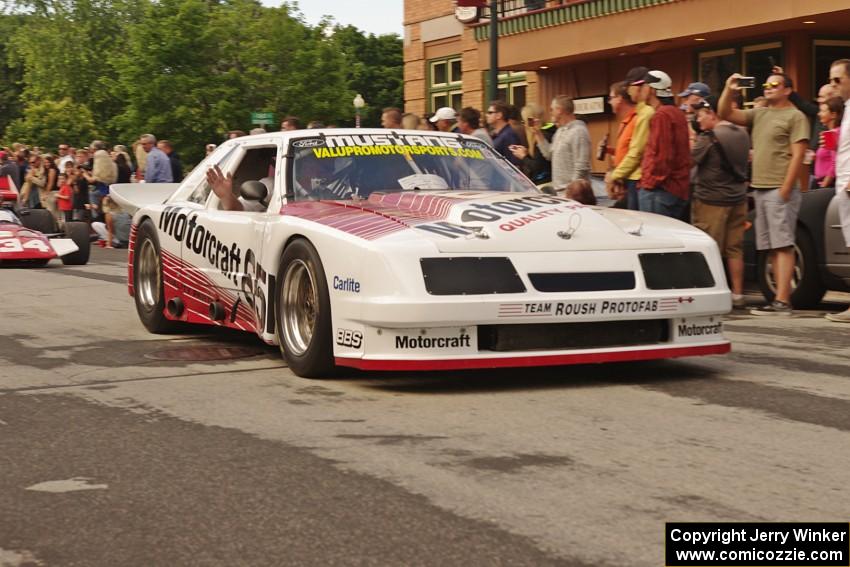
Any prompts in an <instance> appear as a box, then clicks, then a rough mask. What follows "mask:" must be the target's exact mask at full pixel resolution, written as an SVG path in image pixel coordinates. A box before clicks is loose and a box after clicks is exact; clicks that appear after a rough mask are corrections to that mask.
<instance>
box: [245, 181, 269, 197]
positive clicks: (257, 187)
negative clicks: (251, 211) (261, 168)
mask: <svg viewBox="0 0 850 567" xmlns="http://www.w3.org/2000/svg"><path fill="white" fill-rule="evenodd" d="M239 195H240V196H241V197H242V198H243V199H245V200H246V201H265V200H266V197H268V196H269V190H268V189H266V186H265V184H263V183H261V182H260V181H246V182H245V183H243V184H242V186H241V187H240V188H239Z"/></svg>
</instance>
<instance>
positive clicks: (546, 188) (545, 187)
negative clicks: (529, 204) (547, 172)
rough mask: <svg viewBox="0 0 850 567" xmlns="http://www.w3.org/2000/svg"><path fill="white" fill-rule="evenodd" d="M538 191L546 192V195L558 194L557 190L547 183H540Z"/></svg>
mask: <svg viewBox="0 0 850 567" xmlns="http://www.w3.org/2000/svg"><path fill="white" fill-rule="evenodd" d="M540 191H541V192H543V193H546V194H547V195H555V196H557V195H558V192H557V191H555V188H554V187H553V186H552V185H550V184H548V183H547V184H546V185H542V186H541V187H540Z"/></svg>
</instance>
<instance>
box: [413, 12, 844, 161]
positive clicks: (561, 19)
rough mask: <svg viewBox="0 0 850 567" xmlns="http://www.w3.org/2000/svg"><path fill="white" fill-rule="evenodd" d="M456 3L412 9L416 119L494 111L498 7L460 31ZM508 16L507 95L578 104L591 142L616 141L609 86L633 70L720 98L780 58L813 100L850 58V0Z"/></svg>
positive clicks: (504, 18) (502, 78)
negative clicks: (493, 17) (493, 16)
mask: <svg viewBox="0 0 850 567" xmlns="http://www.w3.org/2000/svg"><path fill="white" fill-rule="evenodd" d="M455 5H456V2H455V0H404V30H405V33H404V61H405V66H404V80H405V88H404V98H405V110H406V111H408V112H415V113H417V114H420V115H421V114H425V113H428V112H433V111H434V110H435V109H436V108H439V107H440V106H454V107H456V108H458V109H459V108H461V107H462V106H473V107H476V108H484V107H485V106H486V104H487V102H488V101H487V100H486V91H487V89H486V81H487V70H488V69H489V67H490V56H489V53H490V51H489V25H488V22H489V10H488V9H486V8H484V9H477V10H476V9H471V10H472V11H471V14H470V13H469V9H467V13H466V14H464V13H461V14H459V15H461V16H465V15H472V16H473V18H472V19H471V21H468V22H466V23H462V22H461V21H460V20H459V19H458V17H456V6H455ZM499 11H500V16H499V34H500V37H499V62H498V63H499V69H500V75H499V93H500V98H504V99H506V100H508V101H509V102H512V103H514V104H517V105H518V106H522V105H523V104H525V103H526V102H527V101H535V102H538V103H540V104H543V105H544V107H545V106H547V105H548V101H549V100H550V99H551V98H552V97H553V96H555V95H557V94H566V95H569V96H572V97H574V98H577V99H581V100H583V102H584V104H583V105H582V107H583V112H585V114H584V115H583V116H582V118H583V119H584V120H585V121H586V122H587V123H588V125H589V127H590V130H591V135H592V137H593V139H594V142H595V141H596V140H598V139H600V138H601V137H602V136H603V135H604V134H605V133H606V132H610V133H611V134H612V135H613V133H614V121H613V120H612V117H611V115H610V113H609V112H608V111H607V109H606V107H605V105H604V96H605V95H606V93H607V91H608V86H609V85H610V84H611V83H612V82H614V81H617V80H622V78H623V76H624V75H625V72H626V71H627V70H628V69H629V68H630V67H633V66H635V65H646V66H648V67H650V68H656V69H661V70H664V71H666V72H667V73H668V74H669V75H670V76H671V77H672V79H673V82H674V84H673V87H674V89H678V90H683V89H684V88H685V87H686V86H687V84H688V83H690V82H692V81H696V80H701V81H703V82H705V83H707V84H709V85H710V86H711V87H712V89H715V90H717V89H720V88H721V87H722V84H723V81H724V80H725V78H726V76H728V75H729V74H731V73H733V72H735V71H740V72H743V73H744V74H748V75H755V76H756V79H757V83H759V84H760V83H761V82H763V80H764V79H765V78H766V74H767V73H768V72H769V67H770V61H771V60H773V61H775V62H776V63H778V64H780V65H782V66H783V67H784V68H785V70H786V72H787V73H788V74H789V75H790V76H791V77H792V78H793V79H794V80H795V83H796V86H797V90H798V91H799V92H800V93H801V94H802V95H803V96H805V97H813V96H814V93H815V91H816V90H817V88H818V87H819V86H820V85H821V84H823V83H825V82H826V80H827V74H828V65H829V62H830V61H832V60H834V59H836V58H838V57H848V56H850V5H848V3H847V1H846V0H805V1H801V0H744V1H741V0H500V1H499ZM758 94H760V93H758V92H755V91H750V92H749V93H748V95H749V96H750V97H751V98H752V97H754V96H756V95H758ZM600 97H603V98H600ZM597 165H598V166H600V167H601V163H598V164H597Z"/></svg>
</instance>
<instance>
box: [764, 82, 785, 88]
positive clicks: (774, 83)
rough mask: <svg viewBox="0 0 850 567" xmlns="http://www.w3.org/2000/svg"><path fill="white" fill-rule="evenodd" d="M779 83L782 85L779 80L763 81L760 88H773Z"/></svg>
mask: <svg viewBox="0 0 850 567" xmlns="http://www.w3.org/2000/svg"><path fill="white" fill-rule="evenodd" d="M781 85H782V83H780V82H779V81H770V82H767V83H764V84H763V85H762V88H763V89H775V88H777V87H779V86H781Z"/></svg>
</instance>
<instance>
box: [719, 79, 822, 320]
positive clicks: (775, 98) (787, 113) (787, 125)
mask: <svg viewBox="0 0 850 567" xmlns="http://www.w3.org/2000/svg"><path fill="white" fill-rule="evenodd" d="M740 77H741V75H740V74H738V73H735V74H733V75H732V76H730V77H729V78H728V79H727V81H726V88H725V89H724V90H723V95H722V96H721V97H720V103H719V108H718V113H719V114H720V118H721V120H728V121H729V122H732V123H733V124H738V125H739V126H747V127H751V128H752V140H753V173H752V182H751V183H750V186H751V187H752V188H753V189H755V204H756V227H755V228H756V248H757V249H758V250H762V251H766V252H767V253H768V254H769V255H770V263H771V265H772V266H773V279H774V281H775V282H776V297H775V299H774V301H773V302H771V303H770V304H769V305H767V306H765V307H760V308H756V309H752V310H750V314H752V315H784V316H788V315H791V314H792V309H791V278H792V276H793V273H794V242H795V240H796V229H797V216H798V215H799V214H800V203H801V201H802V195H801V194H800V187H799V180H800V173H801V171H802V167H803V157H804V155H805V153H806V150H807V149H808V147H809V123H808V120H806V116H805V115H804V114H803V113H802V112H800V111H799V110H798V109H797V108H796V107H795V106H794V105H793V104H792V103H791V101H790V100H789V97H790V96H791V93H792V92H793V90H794V83H793V81H792V80H791V78H790V77H788V76H787V75H783V74H779V73H773V74H772V75H770V77H768V78H767V82H765V83H764V85H762V88H763V89H764V97H765V99H766V100H767V107H766V108H752V109H748V110H742V109H736V108H733V107H732V98H733V93H735V92H737V91H739V90H740V88H741V87H740V85H739V83H738V80H739V79H740Z"/></svg>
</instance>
